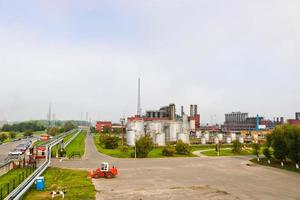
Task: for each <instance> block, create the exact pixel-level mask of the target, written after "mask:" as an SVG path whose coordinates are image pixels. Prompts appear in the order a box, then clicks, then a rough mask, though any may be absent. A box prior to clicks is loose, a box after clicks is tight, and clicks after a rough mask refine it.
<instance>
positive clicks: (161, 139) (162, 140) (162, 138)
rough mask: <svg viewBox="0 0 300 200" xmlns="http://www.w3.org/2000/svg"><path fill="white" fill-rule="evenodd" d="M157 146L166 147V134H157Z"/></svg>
mask: <svg viewBox="0 0 300 200" xmlns="http://www.w3.org/2000/svg"><path fill="white" fill-rule="evenodd" d="M155 144H156V145H157V146H165V145H166V134H165V133H157V134H155Z"/></svg>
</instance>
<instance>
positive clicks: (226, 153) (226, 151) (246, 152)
mask: <svg viewBox="0 0 300 200" xmlns="http://www.w3.org/2000/svg"><path fill="white" fill-rule="evenodd" d="M201 154H203V155H206V156H218V155H217V152H216V150H215V149H213V150H209V151H204V152H201ZM249 155H253V154H252V150H251V149H250V150H244V151H241V152H240V153H233V152H232V150H231V149H221V151H220V156H249Z"/></svg>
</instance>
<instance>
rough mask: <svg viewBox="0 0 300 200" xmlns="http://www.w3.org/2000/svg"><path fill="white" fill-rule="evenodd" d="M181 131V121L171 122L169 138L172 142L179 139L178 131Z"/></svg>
mask: <svg viewBox="0 0 300 200" xmlns="http://www.w3.org/2000/svg"><path fill="white" fill-rule="evenodd" d="M180 131H181V123H179V122H171V123H170V124H169V131H168V140H169V141H170V142H176V140H177V133H180Z"/></svg>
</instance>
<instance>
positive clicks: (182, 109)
mask: <svg viewBox="0 0 300 200" xmlns="http://www.w3.org/2000/svg"><path fill="white" fill-rule="evenodd" d="M183 115H184V108H183V106H181V117H183Z"/></svg>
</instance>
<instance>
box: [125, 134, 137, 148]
mask: <svg viewBox="0 0 300 200" xmlns="http://www.w3.org/2000/svg"><path fill="white" fill-rule="evenodd" d="M126 140H127V145H128V146H134V145H135V131H131V130H130V131H127V133H126Z"/></svg>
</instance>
